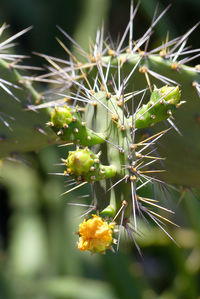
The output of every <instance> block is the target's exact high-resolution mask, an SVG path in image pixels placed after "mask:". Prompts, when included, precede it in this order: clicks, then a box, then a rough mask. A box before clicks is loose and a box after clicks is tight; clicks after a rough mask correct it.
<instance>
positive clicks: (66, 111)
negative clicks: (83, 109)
mask: <svg viewBox="0 0 200 299" xmlns="http://www.w3.org/2000/svg"><path fill="white" fill-rule="evenodd" d="M71 122H72V112H71V109H70V108H69V107H68V106H67V105H65V106H64V107H56V108H55V109H54V111H53V112H52V113H51V123H52V124H53V125H54V126H55V127H56V128H63V127H65V126H66V125H68V124H70V123H71Z"/></svg>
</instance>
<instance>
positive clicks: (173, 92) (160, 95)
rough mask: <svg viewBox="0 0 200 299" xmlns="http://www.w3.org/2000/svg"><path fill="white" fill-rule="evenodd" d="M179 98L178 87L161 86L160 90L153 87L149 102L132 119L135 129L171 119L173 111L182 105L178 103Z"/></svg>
mask: <svg viewBox="0 0 200 299" xmlns="http://www.w3.org/2000/svg"><path fill="white" fill-rule="evenodd" d="M180 96H181V93H180V90H179V87H178V86H176V87H168V86H163V87H162V88H160V89H157V88H156V87H155V88H154V91H153V92H152V94H151V97H150V100H149V102H148V103H147V104H144V105H143V106H142V107H141V108H140V109H139V111H138V112H137V113H136V115H135V117H134V120H133V121H134V126H135V128H137V129H141V128H148V127H151V126H153V125H155V124H156V123H158V122H161V121H164V120H166V119H168V118H169V117H171V116H172V113H173V112H174V111H175V109H176V108H178V107H179V106H180V105H181V104H183V103H184V102H183V101H181V102H180ZM130 121H131V117H130Z"/></svg>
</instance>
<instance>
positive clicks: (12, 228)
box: [0, 0, 200, 299]
mask: <svg viewBox="0 0 200 299" xmlns="http://www.w3.org/2000/svg"><path fill="white" fill-rule="evenodd" d="M157 3H159V11H161V10H162V9H163V8H165V7H166V6H167V5H168V4H169V3H170V2H169V1H164V0H163V1H154V0H142V1H141V5H140V9H139V11H138V15H137V17H136V21H135V26H134V38H135V39H137V38H138V37H139V36H140V35H141V34H142V33H144V31H145V30H146V29H147V28H148V26H149V25H150V22H151V18H152V16H153V13H154V10H155V7H156V5H157ZM129 5H130V3H129V1H125V0H124V1H122V0H121V1H120V0H112V1H111V0H110V1H109V0H73V1H72V0H71V1H70V0H57V1H45V0H29V1H27V0H18V1H16V0H1V2H0V23H1V24H2V23H3V22H6V23H8V24H10V28H9V34H14V33H16V32H18V31H20V30H22V29H24V28H25V27H28V26H30V25H34V28H33V30H31V31H30V32H29V33H28V34H26V35H25V36H23V37H21V38H20V41H19V45H18V46H17V48H16V51H17V52H19V53H24V54H28V55H32V54H31V53H32V52H33V51H37V52H42V53H46V54H49V55H53V56H58V57H62V58H65V55H66V54H65V53H64V51H63V50H62V49H61V47H59V45H58V43H57V42H56V40H55V36H59V37H61V38H62V40H63V41H65V43H66V45H67V46H69V47H70V44H69V42H68V41H67V40H66V39H65V38H64V37H63V36H62V35H61V33H60V32H59V31H58V30H57V29H56V25H59V26H60V27H61V28H63V29H64V30H65V31H66V32H67V33H69V34H70V35H71V36H72V37H74V38H75V39H76V41H78V43H80V44H81V45H82V46H83V47H84V48H85V49H87V48H88V40H89V38H90V39H92V38H93V39H94V36H95V32H96V28H97V27H98V26H101V24H102V20H104V25H105V28H106V31H108V32H110V34H111V36H112V37H113V40H114V41H116V40H117V38H118V33H119V32H120V33H121V35H122V34H123V30H124V29H125V27H126V25H127V22H128V20H129ZM199 12H200V2H199V1H198V0H196V1H195V0H193V1H189V0H177V1H173V3H172V7H171V8H170V10H169V12H168V13H167V14H166V15H165V16H164V17H163V19H162V20H161V21H160V22H159V24H158V26H157V27H156V28H155V34H154V36H153V39H152V46H154V45H157V44H158V43H160V41H161V40H165V37H166V33H167V31H169V32H170V38H174V37H175V36H178V35H181V34H183V33H184V32H185V31H187V30H189V29H190V28H191V27H192V26H193V25H194V24H195V23H196V22H197V21H199ZM189 44H190V45H192V46H193V47H194V48H195V47H196V48H198V47H199V29H197V30H196V32H194V33H193V34H192V37H191V38H190V41H189ZM30 61H31V62H30V63H31V64H32V65H43V64H44V62H43V61H42V60H41V59H40V58H38V57H37V56H34V55H32V57H31V60H30ZM196 63H198V62H196ZM37 87H38V86H37ZM43 88H44V87H43ZM45 88H47V86H45ZM64 156H66V149H64V148H58V147H55V146H49V147H48V148H45V149H43V150H41V151H40V152H39V153H30V154H28V155H26V156H24V157H18V162H13V161H7V162H3V163H1V166H0V198H1V206H0V298H2V299H104V298H105V299H114V298H120V299H121V298H122V299H126V298H127V299H128V298H146V299H149V298H160V299H161V298H162V299H179V298H180V299H190V298H191V299H193V298H194V299H196V298H200V297H199V296H200V234H199V232H200V217H199V214H200V202H199V199H200V196H199V193H198V190H189V189H187V188H185V189H183V190H184V191H185V195H184V197H183V199H182V201H181V203H180V205H178V206H177V202H178V200H179V198H180V193H176V194H174V193H172V192H168V191H167V194H166V198H167V202H166V205H167V206H169V207H170V208H172V209H174V210H175V212H176V215H175V217H174V219H173V220H174V221H175V222H176V223H178V224H179V225H180V228H176V229H173V228H171V229H170V227H169V228H168V229H169V231H170V233H171V234H172V236H173V237H174V238H175V239H176V240H177V242H178V243H179V245H180V247H178V246H176V245H175V244H173V243H172V241H171V240H170V239H169V238H168V237H167V236H166V235H165V234H164V233H163V232H161V231H160V230H159V229H158V228H157V227H155V226H153V225H152V224H148V225H146V226H145V225H144V224H143V223H141V225H140V230H141V237H138V238H137V241H138V244H139V246H140V247H141V250H142V253H143V259H142V258H141V257H140V256H139V254H138V253H137V250H136V249H135V246H134V244H133V242H132V241H131V240H123V238H122V242H121V244H120V250H119V252H117V253H116V254H114V253H112V252H107V254H106V255H93V256H91V254H90V253H81V252H79V251H78V250H77V248H76V242H77V240H78V236H77V235H76V234H75V232H76V231H77V230H78V224H79V223H80V221H82V220H81V219H80V215H81V214H82V213H83V212H84V211H85V209H82V208H80V207H73V206H70V205H68V204H67V203H68V202H75V203H76V202H77V203H85V204H86V203H90V197H89V198H81V195H84V194H89V190H87V188H85V189H81V191H79V193H77V192H74V193H73V194H71V195H68V196H67V195H66V196H65V197H59V196H60V194H61V193H62V192H64V191H65V190H66V186H65V184H66V182H64V179H63V177H61V176H53V175H50V174H49V173H52V172H61V171H62V169H61V168H60V167H59V166H55V164H56V163H60V157H64ZM146 192H148V190H147V191H146Z"/></svg>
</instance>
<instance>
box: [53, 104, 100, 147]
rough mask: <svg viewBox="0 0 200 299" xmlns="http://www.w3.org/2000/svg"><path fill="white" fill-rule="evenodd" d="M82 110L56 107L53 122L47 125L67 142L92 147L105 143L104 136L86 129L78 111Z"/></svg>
mask: <svg viewBox="0 0 200 299" xmlns="http://www.w3.org/2000/svg"><path fill="white" fill-rule="evenodd" d="M79 110H80V111H81V110H84V109H82V108H81V107H80V108H76V109H73V108H69V107H68V106H66V105H65V106H64V107H56V108H55V109H54V111H53V112H52V113H51V121H50V122H48V123H47V124H48V125H49V126H50V127H51V128H52V129H53V130H54V132H55V133H56V134H57V135H58V136H60V138H61V139H62V140H64V141H66V142H74V143H75V144H81V145H84V146H92V145H95V144H100V143H103V142H104V138H105V136H104V135H103V134H98V133H94V132H93V131H92V130H90V129H88V128H87V127H86V122H84V121H82V118H81V115H80V113H79V112H78V111H79Z"/></svg>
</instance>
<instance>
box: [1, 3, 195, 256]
mask: <svg viewBox="0 0 200 299" xmlns="http://www.w3.org/2000/svg"><path fill="white" fill-rule="evenodd" d="M165 11H166V10H165ZM165 11H164V12H163V13H161V15H159V16H158V18H157V19H155V20H154V21H153V23H152V25H151V27H150V28H149V29H148V30H147V32H146V33H145V34H144V35H143V36H142V37H141V38H140V39H139V40H138V41H137V42H134V41H133V37H132V32H133V27H132V26H133V24H132V21H133V18H134V16H135V12H134V11H133V5H131V17H130V21H129V23H128V26H127V29H126V30H125V34H124V35H123V37H122V39H121V41H120V43H119V45H118V46H117V47H116V48H114V47H111V44H112V43H110V44H109V45H108V44H107V43H105V46H104V44H103V33H102V32H103V30H102V31H98V32H97V38H96V43H95V44H94V46H93V47H91V48H92V50H91V52H90V53H89V54H88V53H86V52H85V51H84V50H83V49H82V48H80V47H79V46H78V45H77V44H76V43H75V42H74V43H75V46H76V48H79V49H80V53H81V54H82V55H83V56H84V58H86V59H87V60H88V62H86V63H85V62H83V63H81V62H80V61H78V60H77V58H75V57H74V56H73V54H72V53H71V52H70V51H69V50H68V49H67V48H66V47H65V45H64V44H63V43H62V42H61V41H60V40H59V43H60V45H61V46H62V47H63V48H64V50H65V51H66V52H67V53H68V54H69V55H70V61H69V63H68V64H69V65H70V67H69V68H66V67H64V68H63V66H62V61H61V60H58V59H57V58H54V57H49V56H47V55H42V56H43V57H44V58H45V59H46V60H47V61H48V62H49V63H50V64H51V73H49V74H47V75H48V77H49V82H50V81H51V80H54V82H57V83H60V82H62V81H63V80H65V81H67V82H69V83H68V86H67V90H65V91H63V89H62V91H58V90H56V93H59V96H62V97H63V98H62V99H59V100H58V101H57V100H55V101H53V102H47V103H46V102H45V101H43V100H44V99H41V101H42V103H40V104H39V105H37V103H36V102H35V103H34V102H32V103H31V104H30V103H29V104H28V106H27V93H28V94H30V95H31V96H32V97H33V100H34V101H38V99H39V95H38V94H37V93H36V92H35V91H34V90H33V88H32V87H31V86H30V85H29V82H28V83H27V82H26V81H25V80H24V79H23V77H21V76H20V75H19V74H18V73H17V72H16V70H13V69H11V70H10V66H9V64H8V63H7V62H2V63H1V65H2V74H3V77H2V80H6V81H7V82H9V84H12V87H15V86H17V87H18V84H19V82H20V84H21V85H20V86H21V89H18V88H16V92H15V93H14V98H15V100H16V101H14V104H13V103H12V104H10V105H8V108H6V110H5V109H3V107H4V106H5V105H3V104H2V113H4V114H6V115H10V109H11V108H9V107H12V109H15V108H13V107H15V106H16V112H17V115H15V117H16V119H17V118H19V120H20V121H19V124H18V125H19V129H18V128H16V129H15V130H13V132H12V135H13V136H14V138H15V140H17V141H18V143H15V142H11V141H10V140H11V139H10V137H9V138H8V137H7V136H8V134H5V133H4V132H7V131H8V128H7V126H5V124H6V122H5V121H4V128H3V131H2V133H1V136H2V144H3V147H2V152H1V155H2V156H3V155H5V154H8V153H9V154H10V152H11V147H12V148H13V150H14V151H21V152H22V151H27V150H33V149H38V148H40V146H43V145H45V144H47V143H48V142H49V139H50V138H51V139H52V142H55V141H57V142H62V143H66V144H74V145H75V146H77V145H78V146H79V147H78V148H75V150H74V151H71V152H69V153H68V156H67V157H64V158H62V162H63V164H64V165H65V166H66V169H65V170H64V175H65V176H71V177H72V179H74V180H75V181H76V182H77V184H78V185H77V186H76V187H75V188H72V190H74V189H77V188H78V187H81V186H82V185H83V184H86V183H89V184H91V188H92V190H93V195H94V198H93V199H92V200H93V203H94V206H95V210H96V213H97V214H100V215H101V216H102V217H104V218H105V219H106V220H107V221H108V222H109V223H110V222H111V223H113V221H115V223H116V224H118V225H119V226H120V230H121V227H122V226H124V227H125V228H126V230H127V231H128V234H129V235H131V236H132V237H133V239H134V236H133V235H132V233H133V234H134V233H138V228H137V216H138V215H140V216H144V215H146V216H147V218H150V219H151V220H153V221H154V222H155V223H156V224H157V225H158V226H159V227H160V228H161V229H162V230H163V231H164V232H165V233H166V234H167V235H168V236H169V237H170V238H172V237H171V236H170V235H169V234H168V232H167V231H166V230H165V229H164V227H163V222H166V223H171V224H173V222H172V221H171V220H170V219H168V218H166V217H164V216H163V215H162V213H161V214H159V212H155V211H154V210H153V209H154V208H156V209H158V210H164V211H165V212H169V213H171V212H172V211H170V210H168V209H167V208H164V207H162V206H160V205H159V204H158V203H157V202H156V200H155V199H152V198H146V197H143V196H142V195H140V191H139V190H140V189H142V187H143V186H145V185H147V184H154V183H158V184H161V185H162V184H163V181H162V180H164V181H165V182H167V183H177V184H181V185H189V186H197V187H199V186H200V175H199V166H200V165H199V159H198V156H199V151H200V148H199V144H198V142H197V141H198V138H197V137H198V135H199V127H198V126H199V124H198V120H196V119H195V117H196V111H197V110H198V105H200V102H199V100H198V97H199V95H200V74H199V66H196V67H194V68H192V67H189V66H186V65H184V63H187V62H188V61H190V60H192V59H194V58H196V57H197V56H198V55H199V54H197V55H195V56H192V57H190V58H185V59H182V60H179V61H178V58H179V56H181V55H188V54H193V53H195V52H198V51H196V50H187V49H185V45H186V41H187V38H188V36H189V35H190V34H191V32H192V31H193V30H194V29H195V28H196V26H194V27H193V28H192V29H190V30H189V31H188V32H187V33H186V34H184V35H183V36H181V37H179V38H176V39H174V40H172V41H166V42H165V43H164V45H162V46H160V47H157V48H156V49H153V50H150V51H148V50H147V46H148V43H149V38H150V36H151V34H152V30H153V28H154V26H155V25H156V23H157V22H158V21H159V20H160V18H161V17H162V15H163V14H164V13H165ZM61 31H62V33H64V35H65V36H66V37H68V35H67V34H66V33H65V32H64V31H63V30H62V29H61ZM128 32H129V44H128V46H127V47H126V48H124V49H123V50H122V46H123V43H124V40H125V38H126V36H127V35H128ZM70 40H71V38H70ZM141 47H144V50H141ZM63 63H65V61H63ZM28 79H29V81H31V79H33V80H37V81H39V80H40V79H41V77H40V76H39V77H38V78H31V77H29V78H28V77H26V80H28ZM153 86H154V87H153ZM4 91H6V89H5V85H4ZM7 93H8V92H7ZM9 93H10V92H9ZM180 98H181V100H180ZM18 99H19V101H20V103H19V102H18ZM6 100H7V99H6ZM7 101H8V100H7ZM9 101H11V99H9ZM2 102H3V100H2ZM66 102H67V105H66ZM184 102H186V104H185V105H183V107H181V108H180V109H178V111H177V113H175V115H174V112H175V110H176V109H177V108H179V107H180V106H181V105H182V104H183V103H184ZM22 105H23V107H24V106H25V107H28V110H29V111H26V112H25V111H22ZM54 106H55V107H54ZM52 107H54V108H52ZM184 109H185V110H184ZM38 111H40V113H38V114H36V112H38ZM185 111H187V113H186V112H185ZM24 115H27V116H24ZM36 116H37V117H36ZM174 117H175V118H176V122H177V123H178V125H179V126H180V131H181V133H182V135H183V136H180V135H181V134H180V135H178V133H180V131H179V129H178V128H177V127H176V125H175V124H174V123H173V121H172V119H173V118H174ZM163 121H165V124H164V125H163ZM166 121H168V122H166ZM168 123H169V125H168ZM45 124H46V125H47V127H49V128H46V129H45V132H46V133H45V134H44V135H43V134H41V135H40V136H39V133H38V132H37V134H38V135H37V134H36V133H35V132H34V128H35V129H36V128H39V130H38V131H40V132H41V131H42V130H43V126H44V125H45ZM191 126H193V129H192V130H189V127H191ZM51 129H52V133H49V131H51ZM172 129H175V130H172ZM47 132H48V133H47ZM43 133H44V132H43ZM55 133H56V134H55ZM165 133H167V134H165ZM46 134H47V135H46ZM48 134H49V135H48ZM36 135H37V136H36ZM163 135H164V137H163V138H162V142H163V146H162V148H161V147H160V148H159V155H158V154H157V152H156V148H155V146H154V145H155V143H156V141H157V140H158V139H160V138H161V137H162V136H163ZM19 136H20V137H19ZM35 136H36V137H35ZM144 136H145V137H144ZM13 143H14V147H13ZM166 144H167V145H166ZM91 147H92V148H91ZM162 157H166V158H167V160H166V161H165V163H164V164H165V169H166V170H167V171H166V172H165V171H164V170H163V169H159V166H158V165H159V164H158V161H160V162H161V161H162V159H163V158H162ZM156 162H157V164H156ZM153 163H154V164H155V165H157V166H156V168H152V165H153ZM161 164H162V163H161ZM68 192H69V190H68V191H67V192H65V193H68ZM95 217H99V216H93V218H92V219H91V223H93V222H95V221H94V219H97V218H95ZM130 219H133V220H131V221H132V224H130ZM88 221H90V220H88ZM98 221H99V222H98V223H101V224H102V223H103V226H104V225H106V223H105V222H104V221H105V220H101V219H99V218H98ZM85 225H86V226H87V225H88V226H90V222H88V223H87V222H86V221H85V220H84V222H83V223H82V225H81V227H84V226H85ZM92 225H93V224H92ZM95 225H96V224H95ZM112 225H113V224H108V226H107V228H108V227H109V229H111V228H112V227H113V226H112ZM80 231H81V232H80ZM79 234H80V238H82V239H81V240H80V243H79V244H81V245H79V247H80V248H81V250H85V249H83V248H87V249H88V250H90V251H92V252H104V251H105V250H106V249H107V248H110V246H111V243H112V237H111V234H112V232H111V231H109V241H108V243H106V244H101V238H100V237H99V239H98V236H99V235H98V234H92V236H93V237H94V239H95V241H93V243H92V244H95V245H94V246H93V245H91V246H90V245H88V244H87V246H86V245H84V246H83V240H85V239H86V240H87V238H86V235H84V234H87V230H81V229H80V230H79ZM93 237H92V238H93ZM119 240H120V233H119V237H118V245H117V247H119ZM99 242H100V243H99ZM96 244H98V245H97V246H96Z"/></svg>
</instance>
